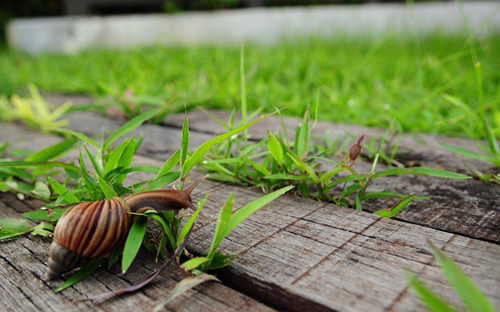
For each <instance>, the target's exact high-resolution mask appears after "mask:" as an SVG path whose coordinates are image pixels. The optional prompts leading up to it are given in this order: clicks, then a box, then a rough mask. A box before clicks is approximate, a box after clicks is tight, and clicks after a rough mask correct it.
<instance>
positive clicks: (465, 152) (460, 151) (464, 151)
mask: <svg viewBox="0 0 500 312" xmlns="http://www.w3.org/2000/svg"><path fill="white" fill-rule="evenodd" d="M443 147H445V148H446V149H448V150H450V151H452V152H455V153H457V154H461V155H464V156H467V157H471V158H476V159H484V160H488V161H491V162H493V158H492V157H490V156H487V155H483V154H479V153H475V152H472V151H469V150H467V149H465V148H461V147H458V146H453V145H448V144H443Z"/></svg>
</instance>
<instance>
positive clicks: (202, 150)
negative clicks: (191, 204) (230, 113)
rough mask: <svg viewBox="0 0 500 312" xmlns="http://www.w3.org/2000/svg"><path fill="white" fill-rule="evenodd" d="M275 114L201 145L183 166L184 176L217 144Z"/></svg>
mask: <svg viewBox="0 0 500 312" xmlns="http://www.w3.org/2000/svg"><path fill="white" fill-rule="evenodd" d="M274 114H275V113H271V114H268V115H265V116H263V117H261V118H259V119H256V120H254V121H252V122H249V123H247V124H245V125H243V126H241V127H238V128H236V129H234V130H231V131H229V132H226V133H224V134H221V135H219V136H217V137H215V138H213V139H211V140H208V141H207V142H205V143H203V144H202V145H200V147H198V148H197V149H196V151H195V152H194V153H193V154H192V155H191V157H189V158H188V159H187V160H186V162H185V163H184V166H183V174H184V176H187V175H188V173H189V172H190V171H191V169H193V167H194V166H195V165H196V164H197V163H198V162H200V160H201V159H202V158H203V156H204V155H205V154H206V153H207V152H208V151H209V150H210V149H211V148H212V147H214V146H215V145H216V144H218V143H220V142H222V141H224V140H226V139H228V138H230V137H232V136H233V135H235V134H237V133H238V132H240V131H242V130H244V129H247V128H249V127H251V126H253V125H254V124H256V123H258V122H259V121H262V120H264V119H266V118H268V117H269V116H272V115H274Z"/></svg>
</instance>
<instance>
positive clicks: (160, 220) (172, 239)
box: [146, 212, 178, 249]
mask: <svg viewBox="0 0 500 312" xmlns="http://www.w3.org/2000/svg"><path fill="white" fill-rule="evenodd" d="M146 215H147V216H148V217H150V218H153V219H155V220H156V222H158V224H159V225H160V227H161V228H162V230H163V232H164V233H165V234H166V235H167V237H168V239H169V241H170V245H171V246H172V247H173V249H176V248H177V246H178V244H177V242H176V240H175V237H174V234H172V231H171V230H170V227H169V226H168V224H167V223H166V222H165V220H164V219H163V218H162V217H161V216H160V215H158V214H156V213H148V212H146Z"/></svg>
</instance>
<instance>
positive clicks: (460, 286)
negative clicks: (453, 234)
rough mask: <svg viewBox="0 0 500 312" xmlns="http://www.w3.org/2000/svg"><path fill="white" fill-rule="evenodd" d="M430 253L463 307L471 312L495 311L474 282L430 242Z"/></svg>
mask: <svg viewBox="0 0 500 312" xmlns="http://www.w3.org/2000/svg"><path fill="white" fill-rule="evenodd" d="M429 245H430V247H431V252H432V254H433V255H434V258H435V259H436V261H437V263H438V264H439V266H440V267H441V269H442V270H443V272H444V274H445V275H446V277H447V278H448V280H449V281H450V284H451V285H452V286H453V287H454V288H455V290H456V292H457V293H458V295H459V296H460V298H461V299H462V300H463V302H464V303H465V305H466V306H467V307H468V308H469V309H470V310H471V311H473V312H495V311H496V309H495V307H494V306H493V304H492V303H491V302H490V301H489V300H488V298H487V297H486V296H485V295H484V294H483V293H482V292H481V290H480V289H479V288H478V287H477V286H476V284H474V282H473V281H472V280H471V279H470V278H469V277H467V275H466V274H465V273H464V272H463V271H462V270H461V269H460V268H459V267H458V266H457V265H456V264H455V262H453V260H451V259H450V257H448V256H447V255H446V254H445V253H444V252H443V251H441V250H440V249H439V248H438V247H437V246H436V245H434V244H433V243H432V242H429Z"/></svg>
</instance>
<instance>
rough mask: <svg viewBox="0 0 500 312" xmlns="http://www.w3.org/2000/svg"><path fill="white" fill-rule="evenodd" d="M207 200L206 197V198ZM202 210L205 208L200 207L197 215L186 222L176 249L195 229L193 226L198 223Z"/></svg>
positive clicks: (196, 212)
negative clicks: (197, 219)
mask: <svg viewBox="0 0 500 312" xmlns="http://www.w3.org/2000/svg"><path fill="white" fill-rule="evenodd" d="M207 195H208V194H207ZM205 199H206V197H205ZM202 208H203V206H200V207H198V209H196V211H195V213H194V214H193V215H192V216H191V217H190V218H189V220H188V221H187V222H186V224H185V225H184V227H183V228H182V230H181V232H180V233H179V237H178V238H177V245H176V246H175V248H177V246H179V245H180V244H181V243H182V241H183V240H184V238H186V235H187V234H188V233H189V231H191V228H192V227H193V224H194V222H195V221H196V218H197V217H198V215H199V214H200V211H201V209H202ZM175 248H174V249H175Z"/></svg>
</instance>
